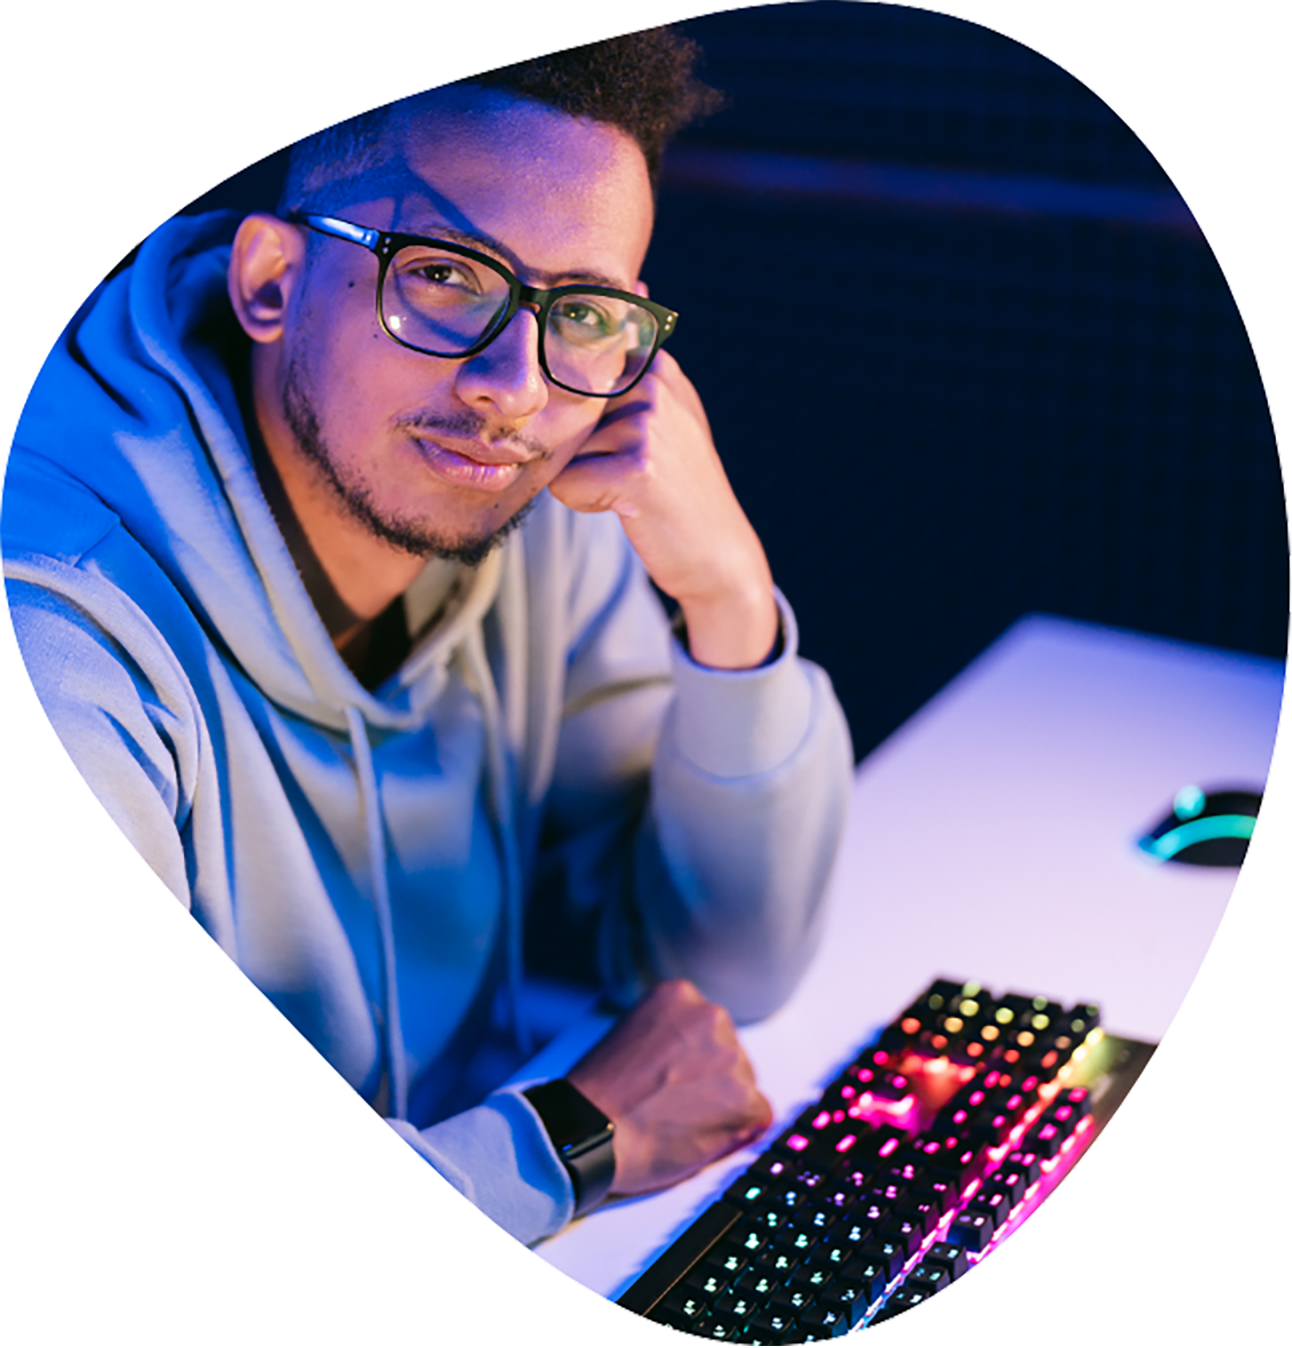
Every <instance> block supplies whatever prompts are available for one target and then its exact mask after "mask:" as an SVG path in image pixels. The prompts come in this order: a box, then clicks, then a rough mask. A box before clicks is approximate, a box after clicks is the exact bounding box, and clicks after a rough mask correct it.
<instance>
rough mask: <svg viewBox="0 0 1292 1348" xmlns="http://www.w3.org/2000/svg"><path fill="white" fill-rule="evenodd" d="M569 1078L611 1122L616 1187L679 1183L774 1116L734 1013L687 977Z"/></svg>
mask: <svg viewBox="0 0 1292 1348" xmlns="http://www.w3.org/2000/svg"><path fill="white" fill-rule="evenodd" d="M566 1076H567V1080H568V1081H569V1082H570V1084H571V1085H573V1086H574V1087H575V1089H576V1090H579V1091H582V1092H583V1094H584V1095H585V1096H587V1098H588V1099H589V1100H591V1101H592V1103H593V1104H594V1105H596V1107H597V1108H598V1109H599V1110H601V1112H602V1113H603V1114H605V1115H607V1116H608V1117H609V1118H610V1119H612V1120H613V1121H614V1125H615V1178H614V1183H613V1184H612V1186H611V1191H612V1192H613V1193H617V1194H641V1193H649V1192H650V1191H651V1190H653V1189H663V1188H665V1187H667V1186H668V1185H670V1184H675V1183H677V1181H678V1180H682V1179H685V1178H686V1177H687V1176H688V1175H693V1174H694V1173H695V1172H696V1171H697V1170H700V1169H702V1168H703V1167H704V1166H706V1165H708V1164H709V1162H710V1161H716V1160H717V1159H718V1158H719V1157H721V1156H726V1155H727V1154H728V1153H729V1152H733V1151H736V1150H738V1149H739V1148H740V1147H743V1146H745V1145H746V1144H748V1143H749V1142H752V1141H753V1140H754V1138H756V1137H758V1136H759V1135H760V1134H761V1133H763V1132H765V1131H766V1129H767V1127H768V1125H769V1124H770V1123H771V1121H772V1108H771V1106H770V1105H769V1104H768V1103H767V1101H766V1099H765V1098H764V1097H763V1095H762V1093H761V1092H760V1091H759V1089H758V1087H757V1085H756V1083H755V1081H754V1070H753V1068H752V1067H751V1066H750V1063H749V1059H748V1058H747V1057H746V1056H745V1052H744V1049H742V1048H741V1046H740V1042H739V1040H738V1039H737V1038H736V1027H735V1025H734V1023H733V1022H732V1019H731V1017H730V1015H728V1014H727V1012H726V1011H725V1010H724V1009H723V1008H722V1007H720V1006H716V1005H715V1004H714V1003H713V1002H710V1001H707V1000H706V999H705V998H704V997H703V996H702V995H701V994H700V993H699V992H698V991H697V990H696V988H695V987H694V985H692V984H691V983H688V982H685V981H684V980H678V981H675V982H671V983H662V984H660V985H659V986H658V987H656V988H655V989H653V991H651V992H650V993H649V994H647V996H646V997H644V998H643V999H642V1000H641V1001H640V1002H639V1003H638V1004H637V1005H636V1006H635V1007H634V1008H633V1009H632V1011H631V1012H630V1013H629V1014H628V1015H627V1016H626V1017H625V1018H624V1019H623V1021H621V1022H620V1024H619V1025H618V1026H617V1027H616V1028H615V1029H614V1030H612V1031H611V1033H610V1034H608V1035H607V1036H606V1037H605V1038H604V1039H603V1040H602V1041H601V1042H600V1043H599V1044H598V1045H597V1046H596V1047H595V1048H594V1049H592V1051H591V1052H590V1053H588V1054H587V1056H586V1057H584V1058H583V1060H582V1061H581V1062H580V1063H579V1064H578V1065H577V1066H576V1067H575V1068H574V1069H573V1070H572V1071H570V1072H568V1073H567V1074H566Z"/></svg>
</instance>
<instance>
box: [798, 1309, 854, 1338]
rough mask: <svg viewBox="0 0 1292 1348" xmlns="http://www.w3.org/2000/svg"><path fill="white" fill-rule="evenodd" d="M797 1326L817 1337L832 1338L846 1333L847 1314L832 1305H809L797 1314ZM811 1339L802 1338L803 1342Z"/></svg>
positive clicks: (847, 1325)
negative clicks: (800, 1313)
mask: <svg viewBox="0 0 1292 1348" xmlns="http://www.w3.org/2000/svg"><path fill="white" fill-rule="evenodd" d="M798 1327H799V1329H800V1330H803V1331H806V1333H807V1334H812V1335H815V1336H816V1337H818V1338H834V1337H836V1336H837V1335H839V1334H846V1333H847V1332H848V1329H849V1328H850V1326H849V1324H848V1318H847V1316H846V1315H844V1314H843V1313H842V1312H841V1311H840V1310H838V1309H836V1308H835V1307H833V1306H809V1307H808V1309H807V1310H805V1311H804V1312H803V1314H802V1315H800V1316H799V1320H798ZM811 1341H812V1340H811V1339H807V1338H805V1339H804V1342H805V1343H810V1342H811Z"/></svg>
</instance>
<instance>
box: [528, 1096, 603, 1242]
mask: <svg viewBox="0 0 1292 1348" xmlns="http://www.w3.org/2000/svg"><path fill="white" fill-rule="evenodd" d="M521 1093H522V1094H523V1095H524V1097H525V1099H526V1100H528V1101H529V1103H530V1106H531V1107H532V1108H533V1110H534V1112H535V1113H536V1114H537V1115H538V1117H539V1121H540V1122H541V1123H542V1125H543V1128H544V1130H545V1131H546V1133H547V1136H548V1140H549V1141H550V1142H551V1144H552V1146H553V1148H554V1149H555V1151H556V1154H557V1156H558V1157H559V1159H560V1161H561V1164H562V1165H563V1166H564V1167H565V1171H566V1174H567V1175H568V1176H569V1178H570V1185H571V1187H572V1189H573V1190H574V1215H575V1216H576V1217H581V1216H583V1214H584V1213H586V1212H590V1211H591V1210H592V1209H593V1208H595V1207H596V1206H597V1204H598V1203H600V1202H601V1200H602V1199H603V1198H605V1196H606V1194H608V1193H609V1192H610V1186H611V1185H612V1184H613V1182H614V1178H615V1151H614V1133H615V1125H614V1123H613V1121H612V1120H611V1119H610V1118H609V1117H608V1116H607V1115H605V1114H603V1113H602V1111H601V1110H599V1109H598V1108H597V1107H596V1105H594V1104H593V1103H592V1101H591V1100H589V1099H588V1097H587V1096H586V1095H584V1094H583V1092H582V1091H580V1090H579V1089H578V1088H577V1087H576V1086H574V1085H572V1084H571V1083H570V1082H569V1081H566V1080H563V1079H562V1080H557V1081H547V1082H544V1083H542V1084H541V1085H538V1086H530V1087H529V1088H528V1089H527V1090H525V1091H522V1092H521Z"/></svg>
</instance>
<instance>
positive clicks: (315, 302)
mask: <svg viewBox="0 0 1292 1348" xmlns="http://www.w3.org/2000/svg"><path fill="white" fill-rule="evenodd" d="M457 110H458V112H459V115H458V116H448V115H446V116H444V117H443V118H434V119H430V120H427V119H423V120H422V121H421V122H420V123H419V128H418V130H417V131H416V132H415V133H413V134H412V135H411V136H410V138H409V141H408V145H407V153H406V158H407V171H406V172H399V173H396V174H394V175H393V176H392V178H391V179H390V180H389V181H385V180H383V182H382V186H381V188H380V189H379V195H375V196H373V195H372V193H373V191H374V189H373V188H371V187H369V188H367V189H366V190H365V191H362V192H361V193H360V198H361V199H356V200H354V201H347V202H344V203H343V200H342V199H341V198H338V197H330V198H329V202H328V209H329V211H330V213H332V214H335V215H338V216H341V217H342V218H343V219H346V220H349V221H351V222H353V223H355V224H359V225H363V226H367V227H371V228H378V229H386V230H397V231H400V232H403V233H410V234H422V235H428V236H432V237H441V238H448V239H451V240H456V241H458V242H464V243H467V244H469V245H471V246H473V247H475V248H478V249H480V250H481V251H483V252H486V253H490V254H491V255H493V256H495V257H497V258H499V260H500V261H502V262H504V263H505V264H506V265H507V266H508V267H510V268H511V269H512V270H513V271H514V272H516V274H517V275H518V276H519V277H520V278H521V280H522V281H525V282H527V283H529V284H531V285H536V286H542V287H551V286H555V285H561V284H564V283H568V282H573V281H579V280H585V281H594V282H596V283H599V284H602V285H612V286H615V287H617V288H620V289H624V290H631V289H633V288H634V286H635V284H636V282H637V278H638V272H639V270H640V268H641V264H642V261H643V259H644V257H645V254H646V248H647V244H648V243H649V240H650V229H651V221H652V198H651V190H650V183H649V178H648V176H647V172H646V166H645V160H644V158H643V156H642V154H641V151H640V150H639V149H638V147H637V146H636V145H635V143H634V142H633V141H632V140H631V139H630V138H629V137H627V136H626V135H624V134H623V133H621V132H619V131H617V130H614V129H612V128H609V127H606V126H603V125H599V124H594V123H589V122H582V121H576V120H575V119H573V118H571V117H567V116H565V115H563V114H561V113H558V112H555V111H553V110H549V109H546V108H541V107H539V106H537V105H533V104H527V103H524V102H519V101H513V100H500V99H498V98H497V97H496V96H491V95H482V96H479V97H477V98H475V102H474V104H473V105H472V104H470V103H469V104H468V107H467V109H466V115H465V116H463V115H461V105H460V103H459V104H458V105H457ZM343 197H344V194H342V198H343ZM334 203H335V204H334ZM376 280H377V259H376V258H375V257H374V256H373V255H372V254H371V253H370V252H368V251H366V250H365V249H362V248H359V247H356V246H355V245H353V244H350V243H347V242H345V241H342V240H335V239H325V238H318V239H313V240H311V244H310V257H309V264H308V266H307V268H306V272H305V277H304V281H303V284H302V286H301V287H300V288H299V289H298V291H297V293H296V295H295V296H294V297H293V301H292V303H291V304H290V307H289V310H288V315H287V322H286V325H285V328H284V333H283V337H284V345H283V350H282V352H281V359H280V361H279V363H278V377H277V383H278V390H279V396H280V398H281V403H282V412H283V416H284V419H285V421H286V424H287V425H288V426H289V427H290V428H291V430H292V433H293V437H294V439H295V441H296V444H297V449H298V450H299V452H300V453H301V454H302V455H303V456H304V457H305V458H307V459H310V460H311V461H312V462H313V465H314V467H315V468H316V469H321V470H322V472H323V475H324V476H325V477H326V478H327V479H328V480H329V481H330V484H331V487H332V489H333V491H334V493H336V494H337V495H338V496H339V497H340V498H341V500H342V502H343V503H344V505H345V506H346V508H347V511H348V513H349V514H350V515H351V516H352V517H353V518H355V519H358V520H359V521H361V522H362V523H363V524H364V525H365V526H366V527H367V528H368V529H369V530H370V531H371V532H372V533H375V534H377V535H379V536H381V537H384V538H386V539H387V540H388V541H390V542H393V543H395V544H396V545H397V546H399V547H401V548H402V549H403V550H405V551H408V552H416V553H431V552H448V553H455V552H456V553H458V554H459V555H465V556H470V555H471V554H472V552H473V551H479V550H480V547H481V545H483V544H484V543H485V542H486V541H487V540H488V539H489V538H491V537H492V536H493V535H494V534H495V533H496V532H497V531H498V530H499V529H500V528H502V527H503V526H504V525H505V524H506V523H507V522H508V521H509V520H511V519H512V517H513V516H515V515H516V514H517V512H518V511H520V510H521V509H522V508H523V507H524V506H525V505H526V504H527V503H528V502H529V501H530V500H531V499H532V498H533V497H534V496H535V495H536V494H537V493H538V492H539V491H541V490H542V488H543V487H545V486H546V485H547V484H548V483H549V482H550V481H551V480H552V479H553V478H554V477H555V476H556V475H557V474H558V473H559V472H560V471H561V469H562V468H564V467H565V465H566V464H567V463H568V462H569V461H570V459H571V458H572V457H573V456H574V454H575V453H576V452H577V451H578V449H579V447H580V446H581V445H582V444H583V443H584V441H585V440H586V439H587V437H588V435H589V434H590V433H591V431H592V430H593V428H594V427H595V426H596V424H597V422H598V421H599V419H600V418H601V416H602V414H603V413H604V412H605V410H606V403H605V401H604V400H603V399H599V398H585V397H580V396H578V395H576V394H572V393H567V392H565V391H564V390H562V389H559V388H556V387H554V386H552V385H550V384H548V383H547V382H546V380H545V379H544V377H543V373H542V370H541V368H540V367H539V364H538V327H537V322H536V319H535V316H534V314H533V313H532V312H531V311H529V310H527V309H522V310H521V311H520V312H519V313H518V314H517V315H516V316H515V317H514V318H513V319H512V320H511V322H510V323H509V324H508V326H507V328H506V329H505V330H504V332H503V333H502V335H501V336H499V337H498V338H497V339H496V340H495V341H494V342H493V343H492V344H491V345H490V346H488V347H487V348H486V349H485V350H484V351H482V352H481V353H480V354H479V355H476V356H474V357H472V358H470V359H468V360H447V359H441V358H437V357H433V356H426V355H422V354H421V353H419V352H415V351H410V350H407V349H405V348H403V347H401V346H399V345H398V344H397V343H395V342H394V341H392V340H391V339H390V337H388V336H387V335H386V334H385V333H384V332H383V331H382V330H381V327H380V325H379V323H378V321H377V316H376V302H375V286H376Z"/></svg>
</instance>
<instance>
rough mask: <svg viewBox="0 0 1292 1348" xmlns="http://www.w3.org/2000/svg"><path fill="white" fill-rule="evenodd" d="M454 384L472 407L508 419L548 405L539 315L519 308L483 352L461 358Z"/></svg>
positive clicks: (517, 418) (529, 415) (519, 417)
mask: <svg viewBox="0 0 1292 1348" xmlns="http://www.w3.org/2000/svg"><path fill="white" fill-rule="evenodd" d="M454 387H455V389H456V391H457V394H458V397H459V398H461V399H462V401H463V402H464V403H466V404H467V405H468V406H469V407H473V408H475V410H476V411H478V412H481V413H483V414H484V415H486V416H489V415H490V414H492V415H493V416H496V417H501V418H502V419H503V420H505V421H519V420H522V419H524V418H525V417H532V416H533V415H534V414H535V413H536V412H539V411H541V410H542V409H543V408H544V407H545V406H546V405H547V397H548V389H547V381H546V380H545V379H544V378H543V367H542V366H541V365H540V364H539V363H538V317H537V315H536V314H535V313H534V312H533V311H532V310H530V309H520V310H518V311H517V313H516V314H515V315H514V316H513V317H512V320H511V322H510V323H508V324H507V326H506V327H505V328H503V330H502V331H501V332H500V333H499V334H498V336H497V337H495V338H494V339H493V341H492V342H490V343H489V345H488V346H487V347H485V349H484V350H483V351H480V352H478V353H477V354H476V355H474V356H472V357H470V358H469V359H468V360H464V361H462V362H461V363H460V364H459V366H458V372H457V377H456V379H455V381H454Z"/></svg>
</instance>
